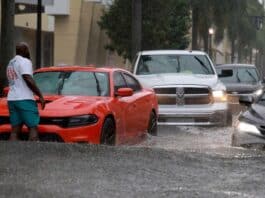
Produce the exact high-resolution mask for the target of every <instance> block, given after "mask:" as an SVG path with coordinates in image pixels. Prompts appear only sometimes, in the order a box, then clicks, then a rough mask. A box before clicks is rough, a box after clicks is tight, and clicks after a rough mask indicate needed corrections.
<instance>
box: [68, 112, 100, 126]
mask: <svg viewBox="0 0 265 198" xmlns="http://www.w3.org/2000/svg"><path fill="white" fill-rule="evenodd" d="M97 121H98V117H97V116H96V115H93V114H91V115H82V116H73V117H70V118H69V119H68V124H67V126H68V127H76V126H84V125H90V124H95V123H96V122H97Z"/></svg>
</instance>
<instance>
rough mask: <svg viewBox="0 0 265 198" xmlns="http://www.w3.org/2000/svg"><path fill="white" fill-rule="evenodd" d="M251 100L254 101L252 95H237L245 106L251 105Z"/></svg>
mask: <svg viewBox="0 0 265 198" xmlns="http://www.w3.org/2000/svg"><path fill="white" fill-rule="evenodd" d="M253 102H254V98H253V97H252V96H240V97H239V103H240V104H243V105H245V106H251V104H252V103H253Z"/></svg>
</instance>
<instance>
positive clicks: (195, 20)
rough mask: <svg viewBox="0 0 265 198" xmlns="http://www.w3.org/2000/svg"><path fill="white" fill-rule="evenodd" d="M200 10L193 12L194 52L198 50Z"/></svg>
mask: <svg viewBox="0 0 265 198" xmlns="http://www.w3.org/2000/svg"><path fill="white" fill-rule="evenodd" d="M198 19H199V16H198V8H193V10H192V50H198Z"/></svg>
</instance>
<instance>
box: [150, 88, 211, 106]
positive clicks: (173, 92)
mask: <svg viewBox="0 0 265 198" xmlns="http://www.w3.org/2000/svg"><path fill="white" fill-rule="evenodd" d="M154 90H155V93H156V95H157V98H158V103H159V104H163V105H201V104H209V103H211V102H212V96H211V91H210V90H209V88H208V87H156V88H154Z"/></svg>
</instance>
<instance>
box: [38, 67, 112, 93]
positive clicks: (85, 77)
mask: <svg viewBox="0 0 265 198" xmlns="http://www.w3.org/2000/svg"><path fill="white" fill-rule="evenodd" d="M34 80H35V82H36V84H37V85H38V87H39V88H40V90H41V92H42V93H44V94H52V95H81V96H109V77H108V74H107V73H103V72H84V71H82V72H79V71H77V72H76V71H67V72H66V71H64V72H40V73H35V74H34Z"/></svg>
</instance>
